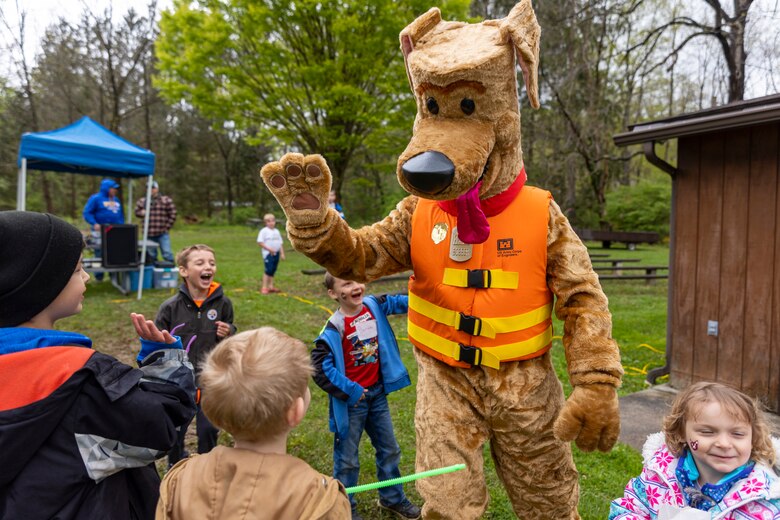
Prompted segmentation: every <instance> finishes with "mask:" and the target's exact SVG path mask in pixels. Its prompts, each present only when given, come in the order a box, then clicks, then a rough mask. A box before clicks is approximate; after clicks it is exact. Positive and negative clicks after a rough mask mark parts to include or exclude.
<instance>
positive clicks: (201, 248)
mask: <svg viewBox="0 0 780 520" xmlns="http://www.w3.org/2000/svg"><path fill="white" fill-rule="evenodd" d="M176 264H177V265H178V267H179V275H180V276H181V277H182V284H181V286H180V287H179V292H178V293H177V294H176V296H173V297H171V298H169V299H168V300H166V301H165V302H163V303H162V305H160V308H159V310H158V311H157V318H156V319H155V324H156V325H157V327H159V328H160V329H161V330H163V329H164V330H169V331H171V334H176V335H177V336H179V337H181V341H182V343H183V344H184V346H185V349H186V350H187V351H188V354H189V359H190V361H191V362H192V365H193V367H194V369H195V377H196V379H197V377H198V374H199V373H200V366H201V364H202V362H203V360H204V358H205V357H206V354H208V353H209V352H210V351H211V350H213V349H214V347H215V346H216V345H217V343H219V342H220V341H221V340H222V339H224V338H226V337H228V336H230V335H232V334H235V332H236V327H235V326H234V325H233V304H232V303H231V301H230V298H228V297H227V296H225V294H224V293H223V292H222V286H221V285H220V284H219V283H217V282H215V281H214V275H215V274H216V273H217V261H216V258H215V257H214V250H213V249H211V248H210V247H209V246H206V245H203V244H196V245H194V246H189V247H185V248H184V249H182V250H181V251H179V253H178V254H177V255H176ZM195 428H196V431H197V435H198V453H207V452H209V451H211V449H212V448H214V446H216V445H217V434H218V433H219V430H218V429H217V428H215V427H214V425H212V424H211V423H210V422H209V420H208V419H207V418H206V416H205V415H204V414H203V411H202V410H201V409H200V406H198V413H197V416H196V419H195ZM186 432H187V426H184V427H183V428H182V429H181V431H180V435H179V442H178V443H177V446H175V447H174V448H173V449H172V450H171V451H170V452H169V453H168V463H169V465H173V464H176V462H178V461H179V460H180V459H182V458H185V457H186V456H187V455H186V453H185V451H184V436H185V434H186Z"/></svg>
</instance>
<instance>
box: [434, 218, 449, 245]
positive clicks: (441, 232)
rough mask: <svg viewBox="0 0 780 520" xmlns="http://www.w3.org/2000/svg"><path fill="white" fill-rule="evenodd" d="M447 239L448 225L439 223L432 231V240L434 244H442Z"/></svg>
mask: <svg viewBox="0 0 780 520" xmlns="http://www.w3.org/2000/svg"><path fill="white" fill-rule="evenodd" d="M445 238H447V223H446V222H439V223H437V224H436V225H435V226H433V230H431V240H433V243H434V244H440V243H442V242H443V241H444V239H445Z"/></svg>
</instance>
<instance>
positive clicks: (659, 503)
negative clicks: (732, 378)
mask: <svg viewBox="0 0 780 520" xmlns="http://www.w3.org/2000/svg"><path fill="white" fill-rule="evenodd" d="M775 442H776V440H773V439H772V438H771V437H770V435H769V427H768V425H767V422H766V419H765V418H764V416H763V414H762V412H761V410H760V409H759V408H758V406H757V404H756V403H755V401H753V400H752V399H751V398H750V397H748V396H746V395H745V394H743V393H741V392H739V391H737V390H734V389H732V388H729V387H727V386H724V385H721V384H718V383H706V382H703V383H696V384H693V385H691V386H689V387H688V388H687V389H686V390H685V391H683V392H681V393H680V394H679V395H678V396H677V398H676V399H675V401H674V403H673V404H672V410H671V412H670V414H669V415H668V416H667V417H666V418H665V419H664V426H663V432H660V433H656V434H653V435H651V436H650V437H648V439H647V442H646V443H645V446H644V449H643V453H642V455H643V457H644V461H645V462H644V468H643V469H642V473H641V474H640V475H639V476H638V477H636V478H633V479H631V480H630V481H629V483H628V485H627V486H626V490H625V494H624V496H623V497H622V498H620V499H617V500H614V501H613V502H612V505H611V509H610V514H609V518H610V520H613V519H620V520H656V519H657V520H666V519H672V518H674V519H676V520H698V519H713V520H715V519H717V520H748V519H757V520H780V478H779V477H778V475H777V474H776V473H775V471H774V469H773V465H774V464H775V461H776V459H777V452H778V451H780V442H778V445H777V446H775V444H774V443H775Z"/></svg>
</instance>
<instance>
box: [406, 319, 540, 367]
mask: <svg viewBox="0 0 780 520" xmlns="http://www.w3.org/2000/svg"><path fill="white" fill-rule="evenodd" d="M407 332H408V334H409V337H410V338H413V339H415V340H416V341H419V342H420V343H422V344H423V345H425V346H426V347H428V348H429V349H431V350H435V351H436V352H438V353H439V354H444V355H445V356H447V357H449V358H452V359H454V360H456V361H461V359H460V352H461V345H460V344H458V343H455V342H454V341H450V340H448V339H445V338H442V337H441V336H437V335H436V334H434V333H432V332H429V331H427V330H425V329H423V328H422V327H419V326H417V325H415V324H414V323H412V322H411V321H410V322H409V323H408V328H407ZM552 337H553V330H552V325H550V326H549V327H547V329H546V330H545V331H544V332H542V333H541V334H539V335H537V336H534V337H533V338H530V339H527V340H525V341H519V342H517V343H509V344H506V345H498V346H495V347H490V348H479V349H478V350H480V356H479V357H480V359H479V360H478V361H477V362H475V363H474V366H479V365H484V366H486V367H490V368H495V369H496V370H498V369H499V367H500V365H501V361H504V360H507V359H516V358H520V357H523V356H528V355H529V354H533V353H534V352H537V351H539V350H541V349H543V348H544V347H546V346H547V345H549V344H550V342H551V341H552Z"/></svg>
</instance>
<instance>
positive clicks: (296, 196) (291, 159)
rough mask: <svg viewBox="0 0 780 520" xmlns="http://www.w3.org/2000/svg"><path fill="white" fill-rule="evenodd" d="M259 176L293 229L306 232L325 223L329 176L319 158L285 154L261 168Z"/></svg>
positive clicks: (326, 166) (323, 162)
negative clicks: (306, 229)
mask: <svg viewBox="0 0 780 520" xmlns="http://www.w3.org/2000/svg"><path fill="white" fill-rule="evenodd" d="M260 175H261V176H262V177H263V182H264V183H265V185H266V186H268V189H269V190H271V193H272V194H273V196H274V197H276V200H277V201H279V205H280V206H281V207H282V209H283V210H284V213H285V215H287V220H289V221H290V222H291V223H292V224H293V225H295V226H297V227H299V228H306V227H314V226H319V225H320V224H322V223H323V222H324V221H325V218H326V215H327V212H328V194H329V192H330V183H331V175H330V169H328V165H327V163H326V162H325V159H324V158H323V157H322V156H321V155H302V154H299V153H288V154H285V155H284V156H283V157H282V158H281V159H280V160H278V161H274V162H270V163H268V164H266V165H265V166H263V168H262V169H261V170H260Z"/></svg>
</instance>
